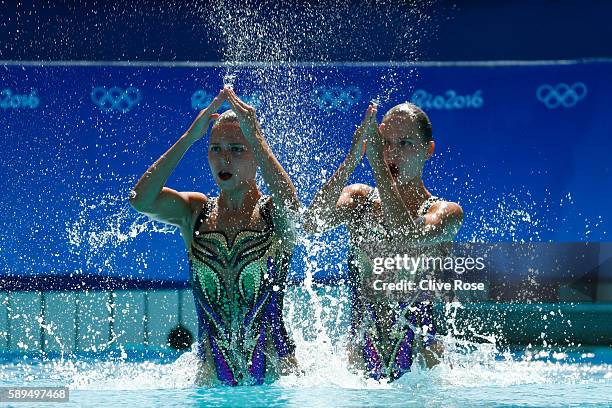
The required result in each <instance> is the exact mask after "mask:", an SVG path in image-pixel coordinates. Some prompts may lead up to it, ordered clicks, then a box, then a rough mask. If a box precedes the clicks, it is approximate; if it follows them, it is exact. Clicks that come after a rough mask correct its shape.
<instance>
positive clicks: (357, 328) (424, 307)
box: [348, 188, 442, 381]
mask: <svg viewBox="0 0 612 408" xmlns="http://www.w3.org/2000/svg"><path fill="white" fill-rule="evenodd" d="M377 199H378V190H377V189H376V188H374V189H373V190H372V191H371V192H370V194H369V195H368V203H369V204H372V203H373V202H374V201H375V200H377ZM438 201H442V200H441V199H440V198H438V197H435V196H431V197H429V198H428V199H427V200H426V201H425V202H424V203H423V204H422V205H421V207H420V208H419V210H418V213H417V216H419V217H422V216H425V214H427V211H429V208H430V207H431V206H432V205H433V204H434V203H436V202H438ZM377 229H380V231H378V232H377ZM370 231H372V232H373V233H374V234H377V235H380V236H383V235H384V234H385V231H384V227H383V226H380V225H378V226H371V228H370ZM366 258H367V256H365V254H364V253H363V249H361V248H360V245H358V244H356V242H355V241H354V240H353V239H351V245H350V247H349V259H348V271H349V285H350V298H351V328H350V342H351V345H352V347H353V348H354V349H355V350H356V351H357V352H358V353H359V356H360V357H361V358H362V359H363V362H364V363H365V367H364V368H365V369H366V371H367V373H368V375H369V376H370V377H371V378H374V379H376V380H380V379H383V378H386V379H388V380H390V381H392V380H395V379H397V378H399V377H401V376H402V375H403V374H404V373H406V372H407V371H409V370H410V366H411V365H412V350H413V344H414V342H415V340H416V341H421V342H422V345H423V347H425V348H427V347H429V346H430V345H431V343H432V342H433V340H434V338H435V335H436V327H435V324H434V320H433V311H432V303H431V301H430V299H429V296H428V295H427V294H426V293H425V292H417V293H411V294H409V295H407V296H406V299H405V301H400V302H397V301H391V300H386V301H385V299H381V300H379V301H374V300H373V299H372V298H368V297H367V296H363V291H362V288H360V283H361V282H362V276H363V273H364V271H365V270H367V269H368V270H369V271H370V273H371V269H372V266H371V263H370V262H369V261H367V260H366ZM381 296H382V295H381Z"/></svg>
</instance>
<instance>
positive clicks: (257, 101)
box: [191, 89, 261, 110]
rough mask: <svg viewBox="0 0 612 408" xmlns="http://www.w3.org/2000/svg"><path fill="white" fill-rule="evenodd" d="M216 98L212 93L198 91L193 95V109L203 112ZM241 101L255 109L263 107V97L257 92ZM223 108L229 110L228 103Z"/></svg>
mask: <svg viewBox="0 0 612 408" xmlns="http://www.w3.org/2000/svg"><path fill="white" fill-rule="evenodd" d="M215 96H216V95H213V94H212V93H209V92H207V91H205V90H203V89H198V90H197V91H195V92H194V93H193V95H191V108H192V109H195V110H202V109H204V108H206V107H207V106H208V105H210V103H211V102H212V100H213V98H214V97H215ZM241 99H242V100H243V101H244V102H246V103H248V104H249V105H251V106H253V107H255V108H259V106H260V105H261V95H259V94H258V93H256V92H255V93H252V94H251V95H245V96H241ZM221 107H222V108H223V109H229V104H228V103H227V102H223V104H222V105H221Z"/></svg>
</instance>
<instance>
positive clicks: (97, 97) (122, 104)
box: [91, 86, 142, 113]
mask: <svg viewBox="0 0 612 408" xmlns="http://www.w3.org/2000/svg"><path fill="white" fill-rule="evenodd" d="M141 99H142V95H141V94H140V91H139V90H138V89H137V88H132V87H129V88H127V89H126V90H125V91H124V90H123V89H121V88H118V87H116V86H115V87H112V88H111V89H108V90H107V89H106V88H104V87H101V86H98V87H96V88H94V89H93V91H91V100H92V101H93V103H95V104H96V105H97V106H98V107H99V108H100V109H101V110H102V112H106V113H108V112H111V111H118V112H122V113H126V112H128V111H130V110H131V109H132V108H133V107H134V106H136V105H138V103H139V102H140V100H141Z"/></svg>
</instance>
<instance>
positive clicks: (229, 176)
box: [208, 122, 257, 190]
mask: <svg viewBox="0 0 612 408" xmlns="http://www.w3.org/2000/svg"><path fill="white" fill-rule="evenodd" d="M208 164H209V165H210V170H211V172H212V175H213V178H214V179H215V182H216V183H217V185H218V186H219V187H220V188H221V189H222V190H234V189H237V188H240V187H246V186H247V184H248V183H249V182H252V181H254V180H255V174H256V173H257V162H256V160H255V156H254V155H253V152H252V150H251V147H250V146H249V144H248V142H247V141H246V139H245V138H244V135H243V133H242V130H240V126H239V125H238V123H237V122H227V123H222V124H219V125H218V126H216V127H214V128H213V130H212V132H211V134H210V141H209V143H208Z"/></svg>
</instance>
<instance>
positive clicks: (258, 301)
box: [189, 196, 295, 385]
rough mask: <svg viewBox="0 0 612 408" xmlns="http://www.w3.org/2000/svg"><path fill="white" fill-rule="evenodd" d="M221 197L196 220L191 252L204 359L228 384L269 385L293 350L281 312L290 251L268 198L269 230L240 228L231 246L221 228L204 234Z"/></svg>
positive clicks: (264, 205) (260, 206) (263, 203)
mask: <svg viewBox="0 0 612 408" xmlns="http://www.w3.org/2000/svg"><path fill="white" fill-rule="evenodd" d="M216 201H217V200H216V199H210V200H209V201H208V202H207V204H206V205H205V206H204V208H203V209H202V212H201V213H200V216H199V217H198V219H197V221H196V223H195V227H194V230H193V241H192V244H191V251H190V256H189V265H190V280H191V286H192V288H193V294H194V297H195V301H196V310H197V313H198V323H199V330H198V356H199V358H200V359H201V360H203V361H204V362H205V363H206V364H209V366H210V367H214V370H215V371H216V375H217V378H218V379H219V380H220V381H221V382H223V383H225V384H228V385H239V384H262V383H264V382H270V381H273V380H274V379H275V378H277V376H278V362H279V359H281V358H283V357H289V356H291V355H293V352H294V349H295V346H294V344H293V342H292V341H291V339H290V338H289V336H288V334H287V331H286V329H285V325H284V322H283V317H282V309H283V296H284V291H285V280H286V276H287V271H288V267H289V262H290V259H291V253H290V252H288V251H286V250H283V248H282V247H281V245H280V237H279V236H278V235H277V231H276V230H275V228H274V224H273V222H272V217H271V205H272V202H271V199H270V197H269V196H264V197H262V198H261V199H260V200H259V201H258V202H257V204H256V209H257V210H258V211H259V213H260V215H261V217H262V219H263V220H264V221H265V223H266V227H265V228H264V229H263V230H261V231H257V230H248V229H247V230H242V231H240V232H239V233H238V235H237V236H236V238H235V239H234V242H233V243H230V242H228V241H229V240H228V238H227V236H226V235H225V234H224V233H223V232H221V231H200V227H201V226H202V224H203V223H204V221H205V220H206V218H207V217H208V216H209V214H210V213H211V210H212V209H213V208H214V206H215V205H216ZM211 360H212V361H211Z"/></svg>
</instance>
